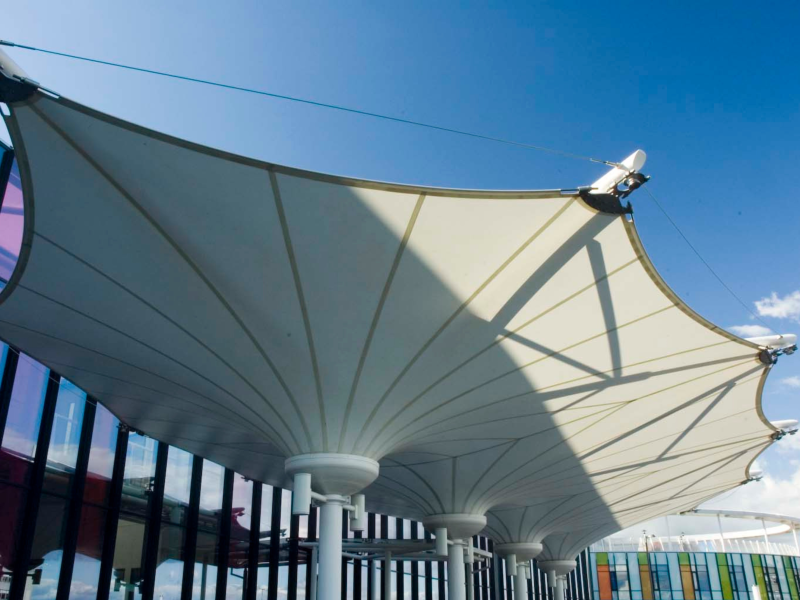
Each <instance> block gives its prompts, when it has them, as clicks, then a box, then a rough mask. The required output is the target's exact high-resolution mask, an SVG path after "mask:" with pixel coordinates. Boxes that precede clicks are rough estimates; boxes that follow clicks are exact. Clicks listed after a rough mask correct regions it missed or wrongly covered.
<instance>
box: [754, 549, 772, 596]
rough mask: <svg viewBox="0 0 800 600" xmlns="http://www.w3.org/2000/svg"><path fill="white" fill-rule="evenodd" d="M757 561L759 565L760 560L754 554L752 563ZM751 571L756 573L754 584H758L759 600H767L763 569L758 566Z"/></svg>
mask: <svg viewBox="0 0 800 600" xmlns="http://www.w3.org/2000/svg"><path fill="white" fill-rule="evenodd" d="M757 560H758V562H759V563H760V562H761V560H760V558H759V557H758V556H756V555H755V554H754V555H753V562H756V561H757ZM753 570H754V571H755V572H756V583H757V584H758V591H759V592H761V600H769V599H768V598H767V582H766V581H764V569H762V568H761V567H760V566H758V567H754V568H753Z"/></svg>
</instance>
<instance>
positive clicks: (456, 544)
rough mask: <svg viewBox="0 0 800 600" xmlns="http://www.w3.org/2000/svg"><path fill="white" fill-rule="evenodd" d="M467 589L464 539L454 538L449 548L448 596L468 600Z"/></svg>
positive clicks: (451, 598) (449, 599) (449, 598)
mask: <svg viewBox="0 0 800 600" xmlns="http://www.w3.org/2000/svg"><path fill="white" fill-rule="evenodd" d="M466 597H467V589H466V581H465V580H464V541H463V540H453V544H452V545H451V546H450V548H448V550H447V598H448V600H466Z"/></svg>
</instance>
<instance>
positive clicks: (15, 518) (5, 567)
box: [0, 484, 27, 589]
mask: <svg viewBox="0 0 800 600" xmlns="http://www.w3.org/2000/svg"><path fill="white" fill-rule="evenodd" d="M0 497H2V498H3V510H0V577H2V585H3V588H6V589H7V588H8V587H10V585H11V568H12V566H13V564H14V560H15V559H16V553H15V550H16V547H17V541H18V540H19V527H20V525H21V524H22V517H23V515H24V509H25V500H26V497H27V492H26V491H25V490H24V489H22V488H18V487H14V486H9V485H4V484H0Z"/></svg>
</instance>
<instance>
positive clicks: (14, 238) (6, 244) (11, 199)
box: [0, 152, 25, 290]
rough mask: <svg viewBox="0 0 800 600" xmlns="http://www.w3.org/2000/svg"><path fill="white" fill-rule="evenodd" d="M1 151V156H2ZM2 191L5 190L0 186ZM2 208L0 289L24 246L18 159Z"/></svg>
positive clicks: (15, 162)
mask: <svg viewBox="0 0 800 600" xmlns="http://www.w3.org/2000/svg"><path fill="white" fill-rule="evenodd" d="M2 154H3V153H2V152H0V156H2ZM0 193H3V190H2V189H1V188H0ZM2 204H3V207H2V209H0V290H1V289H3V288H4V287H5V286H6V284H7V283H8V280H9V279H11V274H12V273H13V272H14V267H15V266H16V265H17V260H18V259H19V251H20V248H22V231H23V223H24V220H25V211H24V208H23V204H22V183H21V181H20V178H19V168H18V167H17V161H16V160H14V163H13V165H12V167H11V174H10V175H9V178H8V185H7V186H6V189H5V194H4V197H3V203H2Z"/></svg>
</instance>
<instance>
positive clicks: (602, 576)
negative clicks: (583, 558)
mask: <svg viewBox="0 0 800 600" xmlns="http://www.w3.org/2000/svg"><path fill="white" fill-rule="evenodd" d="M598 563H599V561H598ZM597 583H598V585H599V588H600V600H612V597H611V573H609V570H608V565H607V564H605V565H602V564H598V565H597Z"/></svg>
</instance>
